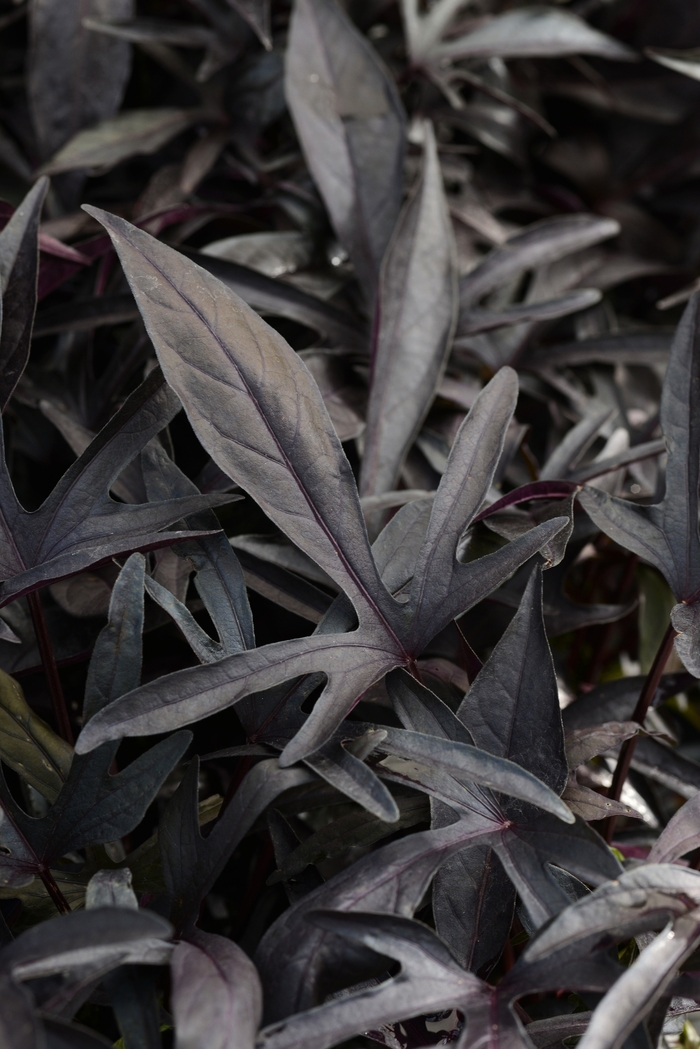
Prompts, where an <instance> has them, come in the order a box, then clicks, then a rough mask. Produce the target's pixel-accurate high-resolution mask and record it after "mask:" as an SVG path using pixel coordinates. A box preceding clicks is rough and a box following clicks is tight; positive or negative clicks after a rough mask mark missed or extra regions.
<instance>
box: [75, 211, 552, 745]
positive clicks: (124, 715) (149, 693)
mask: <svg viewBox="0 0 700 1049" xmlns="http://www.w3.org/2000/svg"><path fill="white" fill-rule="evenodd" d="M101 219H102V221H103V222H105V224H108V228H109V229H110V233H111V235H112V236H113V238H114V242H115V245H116V246H117V249H118V251H119V252H120V256H121V258H122V260H123V265H124V267H125V269H126V272H127V274H128V276H129V278H130V281H131V283H132V288H133V290H134V294H135V296H136V298H137V302H138V303H139V307H140V309H141V310H142V312H143V315H144V318H145V321H146V324H147V326H148V328H149V331H150V332H151V335H152V337H153V341H154V345H155V346H156V348H157V351H158V353H159V357H160V359H161V361H162V363H163V365H164V367H165V370H166V373H167V376H168V381H169V382H170V383H171V385H172V386H173V388H174V389H175V390H176V391H177V392H178V394H179V395H180V396H181V398H182V400H183V402H184V403H185V405H186V408H187V412H188V416H189V418H190V421H191V423H192V425H193V427H194V429H195V430H196V432H197V434H198V436H199V437H200V440H201V441H202V443H203V444H204V446H205V447H206V448H207V450H208V451H209V452H210V453H211V454H212V457H213V458H214V459H215V461H216V462H218V463H219V465H220V466H221V468H222V469H224V470H226V472H227V473H228V474H229V476H232V477H233V478H234V479H235V480H237V481H238V482H239V483H240V484H241V486H242V487H243V488H245V489H246V490H247V491H249V492H250V493H251V494H254V495H255V498H256V500H257V501H258V502H259V504H260V506H261V507H262V508H263V509H264V510H265V512H266V513H267V514H268V516H269V517H270V518H271V519H272V520H273V521H274V522H275V523H276V524H277V525H278V526H279V527H280V528H282V530H283V531H285V532H286V533H287V534H288V535H289V537H290V538H291V539H293V541H294V542H295V543H296V544H297V545H298V546H299V547H300V548H301V550H303V551H304V552H305V553H307V554H308V555H309V556H310V557H312V558H313V560H314V561H315V562H316V563H317V564H318V565H319V566H320V567H321V568H323V569H324V571H326V572H327V573H328V575H329V576H330V577H331V578H332V579H333V580H334V581H335V582H336V583H337V584H338V585H339V586H340V587H342V588H343V590H344V591H345V593H346V594H347V596H348V597H349V598H350V600H351V601H352V603H353V606H354V608H355V611H356V613H357V616H358V620H359V627H358V629H357V630H356V631H353V632H351V633H348V634H329V635H325V634H317V635H315V636H313V637H311V638H305V639H299V640H296V641H291V642H281V643H278V644H276V645H271V646H267V647H264V648H260V649H255V650H253V651H251V652H249V653H241V655H239V656H233V657H228V658H226V659H224V660H221V661H219V662H217V663H214V664H211V665H209V666H207V667H201V668H196V669H195V670H192V671H184V672H182V673H181V674H179V675H177V677H176V678H173V679H170V680H169V679H167V678H166V679H163V680H162V681H161V682H158V683H156V684H155V685H153V686H144V687H143V688H142V689H140V690H139V691H138V692H137V693H135V694H134V695H133V697H128V696H127V697H124V698H123V699H121V700H120V701H119V702H118V703H117V704H114V705H112V706H111V707H110V708H109V710H108V711H105V712H104V713H103V714H100V715H98V717H97V718H96V719H93V721H92V722H91V724H90V726H89V727H88V728H87V729H86V730H85V733H84V735H83V737H82V742H81V744H80V746H81V747H83V748H84V749H88V748H89V747H91V746H95V745H96V744H97V743H98V742H99V741H101V740H102V739H106V738H109V737H110V736H112V735H113V736H121V735H123V734H129V735H138V734H148V733H151V732H154V731H163V730H165V729H168V728H173V727H176V726H177V725H178V724H185V723H189V722H191V721H194V720H198V719H200V718H202V717H205V716H206V715H207V714H209V713H213V712H214V710H216V709H221V707H223V706H228V705H230V704H231V703H233V702H236V700H238V699H241V698H243V696H245V695H247V694H249V693H251V692H254V691H259V690H261V689H263V688H268V687H271V686H273V685H276V684H279V683H281V682H282V681H286V680H289V679H291V678H294V677H296V676H298V675H299V674H302V673H313V672H322V673H326V675H327V676H328V679H329V680H328V684H327V686H326V689H325V691H324V694H323V696H322V697H321V699H320V700H319V701H318V702H317V703H316V706H315V707H314V710H313V712H312V714H311V715H310V717H309V718H308V719H307V720H306V721H305V723H304V725H303V726H302V728H301V730H300V731H299V732H298V733H297V736H296V737H295V740H294V741H293V742H292V743H291V744H289V745H288V747H287V748H286V750H285V754H284V758H283V761H284V762H285V764H291V763H293V762H294V761H297V760H299V759H300V758H303V757H305V756H306V755H307V754H308V753H310V752H312V751H313V750H316V749H317V748H318V747H319V746H320V745H321V744H322V743H323V742H324V741H325V739H327V738H328V736H329V735H330V733H331V732H332V731H333V729H334V728H335V727H336V726H337V725H338V724H339V723H340V721H341V720H342V718H343V717H344V715H345V714H346V713H347V712H348V710H349V709H350V708H351V707H352V705H353V704H354V702H355V701H356V699H357V698H358V696H359V695H360V694H361V693H362V692H363V691H364V689H365V688H367V687H369V686H370V685H371V684H373V683H374V682H375V681H377V680H378V679H379V678H380V677H381V676H382V675H383V674H384V673H386V672H387V671H388V670H391V669H392V667H394V666H400V665H404V666H410V665H412V663H413V661H414V660H415V659H416V658H417V657H418V656H419V655H420V652H421V651H422V649H423V648H424V647H425V645H426V644H427V643H428V642H429V641H430V640H431V639H432V638H433V637H434V636H435V635H436V634H437V633H439V631H440V630H441V629H443V628H444V627H445V626H447V624H448V623H449V622H450V621H451V620H452V619H453V618H454V617H455V616H458V615H460V614H461V613H462V612H464V611H465V610H466V609H467V608H469V607H471V606H472V605H473V604H475V603H476V602H477V601H478V600H480V599H481V598H482V597H483V596H485V595H486V594H487V593H489V592H490V591H491V590H493V589H494V588H495V587H496V586H497V585H498V583H499V582H501V581H502V580H503V579H504V578H505V577H507V576H508V575H509V574H510V573H511V572H512V571H513V570H514V568H516V567H518V565H519V564H521V563H522V562H523V561H524V560H526V559H527V558H528V557H530V556H532V554H534V553H535V552H536V551H537V550H538V549H539V548H540V547H541V546H542V545H544V544H545V543H546V542H547V540H548V539H549V538H550V537H551V536H553V535H555V534H556V533H557V532H558V531H559V530H560V529H561V527H562V524H563V522H562V521H561V519H555V520H554V521H552V522H548V523H546V524H544V525H540V526H539V527H537V528H535V529H533V530H532V531H530V532H529V533H527V534H526V535H524V536H522V537H520V538H519V539H516V540H515V541H514V542H513V543H510V544H509V545H508V546H506V547H504V548H503V549H502V550H499V551H497V552H496V553H495V554H494V555H492V556H491V557H490V558H484V559H481V560H478V561H474V562H471V563H470V564H464V565H463V564H460V563H459V562H457V561H456V559H455V553H456V547H457V540H458V538H459V536H460V535H461V534H462V532H463V531H464V530H465V528H466V527H467V526H468V525H469V523H470V521H471V520H472V519H473V517H474V516H475V515H476V513H477V511H478V510H479V507H480V504H481V502H482V501H483V498H484V494H485V492H486V490H487V489H488V485H489V483H490V480H491V478H492V476H493V472H494V470H495V468H496V465H497V462H498V459H499V456H500V452H501V448H502V442H503V439H504V436H505V430H506V428H507V426H508V423H509V421H510V417H511V415H512V412H513V409H514V404H515V398H516V394H517V389H516V386H517V384H516V382H515V376H514V374H513V373H512V372H509V371H508V370H503V371H502V372H501V373H500V374H499V375H498V376H497V377H496V379H494V380H493V382H492V383H491V385H490V386H489V387H488V389H487V390H485V391H484V393H483V395H482V396H481V398H480V399H479V401H478V402H477V404H476V405H475V406H474V408H473V410H472V412H471V414H470V416H469V418H468V420H467V421H466V422H465V424H464V425H463V427H462V429H461V430H460V433H459V435H458V436H457V438H456V440H455V444H454V447H453V450H452V455H451V457H450V462H449V464H448V468H447V471H446V473H445V476H444V477H443V480H442V482H441V485H440V488H439V491H438V493H437V495H436V498H435V502H434V505H433V510H432V516H431V518H430V524H429V526H428V531H427V534H426V537H425V540H424V543H423V546H422V549H421V551H420V553H419V555H418V560H417V564H416V569H415V576H414V581H413V585H412V591H411V595H410V599H409V602H408V604H407V605H406V606H405V607H402V606H401V605H400V604H398V603H397V602H396V601H395V600H394V599H393V597H392V596H391V595H390V594H389V592H388V591H387V589H386V587H385V586H384V584H383V583H382V581H381V579H380V577H379V573H378V570H377V566H376V564H375V562H374V559H373V557H372V554H371V551H370V548H369V544H368V541H367V534H366V531H365V527H364V522H363V520H362V513H361V509H360V504H359V499H358V495H357V489H356V487H355V482H354V479H353V477H352V474H351V470H350V466H349V463H348V461H347V459H346V458H345V456H344V454H343V452H342V449H341V448H340V445H339V443H338V440H337V437H336V434H335V431H334V430H333V427H332V424H331V421H330V419H329V417H328V414H327V412H326V410H325V407H324V406H323V402H322V399H321V397H320V394H319V392H318V389H317V387H316V386H315V384H314V383H313V381H312V380H311V379H310V376H309V374H308V372H307V371H306V369H305V368H304V366H303V364H302V363H301V362H300V361H299V360H298V358H297V357H296V356H295V355H294V354H293V353H292V352H291V351H290V349H289V347H288V346H287V345H286V343H284V341H283V340H282V339H281V337H280V336H278V335H277V334H276V333H275V332H274V331H272V330H271V329H269V328H268V327H267V326H266V325H265V324H264V322H263V321H261V320H260V318H258V317H257V316H256V315H255V314H253V313H252V311H250V310H249V309H248V308H247V307H246V306H245V305H244V304H243V303H242V302H241V301H240V300H238V299H237V298H236V297H235V296H234V295H233V294H232V293H230V292H228V291H227V290H226V289H225V288H224V287H223V286H222V285H221V284H219V282H217V281H216V280H214V279H212V278H211V277H209V276H208V275H207V274H205V273H204V272H203V271H201V270H199V269H198V268H196V267H194V266H193V265H192V264H191V263H189V262H188V261H187V260H185V259H183V258H182V257H181V256H179V255H178V254H177V253H176V252H173V251H172V250H171V249H169V248H167V247H165V246H164V245H162V244H159V243H158V242H157V241H154V240H153V238H151V237H150V236H149V235H148V234H146V233H143V232H141V231H139V230H136V229H135V228H134V227H132V226H129V224H128V223H125V222H123V221H122V220H119V219H116V218H114V217H109V218H108V217H107V216H106V215H104V214H103V215H101ZM156 276H157V280H158V284H157V291H155V284H152V283H151V280H155V279H156ZM169 303H172V305H173V307H175V309H174V310H171V309H170V307H169V305H168V304H169ZM224 317H226V320H224ZM226 325H230V326H231V327H230V329H229V330H234V329H235V330H236V331H237V333H238V338H237V339H236V341H235V343H233V342H230V341H223V327H224V326H226ZM241 428H243V432H245V434H246V437H245V439H244V440H241V437H240V434H241V432H242V429H241ZM487 432H488V433H489V434H491V435H492V437H491V439H490V440H485V439H484V435H485V433H487ZM261 466H263V471H262V472H261ZM331 478H332V481H331V482H330V483H329V481H330V479H331ZM100 734H101V735H100Z"/></svg>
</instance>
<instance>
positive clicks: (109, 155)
mask: <svg viewBox="0 0 700 1049" xmlns="http://www.w3.org/2000/svg"><path fill="white" fill-rule="evenodd" d="M100 37H102V34H100ZM108 39H109V38H108ZM206 116H207V114H206V111H204V110H201V109H195V108H192V109H176V108H175V107H165V106H163V107H162V108H158V109H133V110H124V111H123V112H122V113H118V114H117V115H116V116H113V117H109V118H108V119H107V120H103V121H102V122H101V123H99V124H97V125H96V126H95V127H89V128H85V129H84V130H82V131H78V133H77V134H76V135H75V136H73V137H71V138H70V139H69V140H68V142H66V144H65V145H64V146H63V147H62V148H61V149H59V151H58V152H57V153H56V154H55V155H54V156H52V157H51V159H50V160H48V161H47V162H46V163H45V164H44V165H42V167H41V173H42V175H59V174H61V173H63V172H66V171H81V170H90V169H104V168H111V167H114V165H115V164H119V163H121V161H123V160H128V159H129V157H133V156H136V155H138V154H141V153H155V152H156V151H157V150H159V149H160V148H161V147H162V146H164V145H166V143H168V142H169V141H170V140H171V139H172V138H175V136H176V135H179V134H181V133H182V132H183V131H186V130H187V128H189V127H191V126H192V125H193V124H196V123H199V122H200V121H201V120H202V119H206Z"/></svg>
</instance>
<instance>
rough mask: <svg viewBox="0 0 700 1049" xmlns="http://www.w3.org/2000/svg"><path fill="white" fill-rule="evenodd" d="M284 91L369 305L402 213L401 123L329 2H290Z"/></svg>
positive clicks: (383, 75) (389, 92)
mask: <svg viewBox="0 0 700 1049" xmlns="http://www.w3.org/2000/svg"><path fill="white" fill-rule="evenodd" d="M285 90H286V95H287V103H288V105H289V108H290V110H291V113H292V116H293V118H294V122H295V125H296V129H297V133H298V135H299V138H300V140H301V143H302V146H303V149H304V153H305V155H306V159H307V163H308V165H309V168H310V170H311V173H312V175H313V177H314V179H315V181H316V184H317V186H318V188H319V190H320V191H321V194H322V196H323V199H324V202H325V204H326V207H327V209H328V213H329V215H330V217H331V221H332V222H333V225H334V227H335V231H336V233H337V234H338V237H339V239H340V240H341V242H342V243H343V244H344V245H345V247H346V248H347V250H348V252H349V254H350V258H351V259H352V261H353V263H354V265H355V269H356V271H357V276H358V278H359V280H360V282H361V283H362V286H363V288H364V290H365V294H366V295H367V298H368V300H369V301H370V302H373V301H374V298H375V296H376V291H377V279H378V276H379V267H380V265H381V262H382V258H383V257H384V253H385V251H386V248H387V245H388V243H389V239H390V238H391V235H392V233H393V230H394V226H395V224H396V220H397V219H398V216H399V209H400V207H401V193H402V187H403V155H404V148H405V130H404V123H405V116H404V112H403V107H402V105H401V101H400V99H399V97H398V94H397V92H396V88H395V87H394V84H393V81H392V79H391V78H390V77H389V75H388V74H387V72H386V70H385V69H384V67H383V66H382V64H381V62H380V61H379V58H378V56H377V55H376V54H375V52H374V51H373V49H372V47H371V45H370V44H369V43H368V41H367V40H366V39H365V38H364V37H363V36H361V35H360V33H359V32H358V31H357V30H356V29H355V27H354V26H353V24H352V22H351V21H350V20H349V18H348V17H347V15H346V14H345V13H344V12H343V11H342V9H341V8H340V6H339V5H337V4H336V2H335V0H296V3H295V5H294V13H293V16H292V22H291V27H290V36H289V47H288V51H287V60H286V80H285Z"/></svg>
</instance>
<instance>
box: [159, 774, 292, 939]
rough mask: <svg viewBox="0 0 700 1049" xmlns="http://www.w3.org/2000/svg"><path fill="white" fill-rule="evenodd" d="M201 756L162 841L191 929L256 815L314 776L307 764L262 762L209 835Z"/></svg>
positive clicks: (174, 895) (170, 882)
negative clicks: (200, 797)
mask: <svg viewBox="0 0 700 1049" xmlns="http://www.w3.org/2000/svg"><path fill="white" fill-rule="evenodd" d="M198 774H199V765H198V762H197V761H196V760H195V761H193V762H191V764H190V767H189V769H188V771H187V774H186V775H185V778H184V779H183V781H182V783H181V784H180V786H179V787H178V790H177V791H176V792H175V794H174V795H173V797H172V798H171V800H170V802H169V804H168V806H167V808H166V809H165V812H164V813H163V816H162V819H161V822H160V830H159V835H158V842H159V846H160V850H161V857H162V861H163V873H164V877H165V882H166V885H167V887H168V892H169V893H170V896H171V899H172V901H173V903H174V907H175V911H176V913H177V916H178V918H179V919H180V920H181V924H182V925H183V926H184V927H185V928H187V929H188V930H191V928H192V926H193V924H194V922H195V921H196V919H197V916H198V914H199V906H200V903H201V900H202V899H203V897H204V896H205V895H206V893H207V892H209V891H210V889H211V888H212V886H213V884H214V882H215V881H216V879H217V878H218V877H219V875H220V874H221V872H222V870H223V869H224V866H225V864H226V863H227V861H228V859H229V857H230V856H231V853H232V852H233V850H234V849H235V848H236V846H237V845H238V844H239V842H240V841H241V840H242V839H243V837H244V836H245V834H247V833H248V831H249V830H250V828H251V827H252V825H253V824H254V823H255V821H256V819H257V818H258V817H259V816H260V815H261V814H262V813H263V812H264V811H265V809H266V808H267V807H268V806H269V805H270V804H272V802H274V801H275V800H276V799H277V798H278V797H279V795H280V794H282V793H284V791H286V790H289V789H291V788H292V787H297V786H300V785H302V784H305V783H310V782H312V780H313V776H312V774H311V773H309V772H306V771H304V770H302V769H280V767H279V765H278V763H277V761H274V760H269V761H261V762H260V763H259V764H258V765H256V766H255V767H254V768H253V769H251V771H250V772H249V773H248V775H247V776H246V778H245V779H244V780H243V782H242V784H241V786H240V787H239V788H238V790H237V791H236V793H235V795H234V797H233V799H232V800H231V802H230V804H229V805H228V807H227V808H226V810H225V811H224V812H223V813H222V815H221V816H220V818H219V819H218V821H217V822H216V824H215V825H214V827H213V828H212V830H211V831H210V832H209V834H208V836H207V837H206V838H203V837H202V836H201V834H200V832H199V819H198V813H197V777H198Z"/></svg>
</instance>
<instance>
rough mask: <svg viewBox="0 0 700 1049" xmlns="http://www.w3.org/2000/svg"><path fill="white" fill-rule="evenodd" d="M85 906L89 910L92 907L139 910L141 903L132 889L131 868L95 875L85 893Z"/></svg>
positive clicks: (104, 871) (99, 872) (100, 872)
mask: <svg viewBox="0 0 700 1049" xmlns="http://www.w3.org/2000/svg"><path fill="white" fill-rule="evenodd" d="M85 906H86V908H87V909H88V910H89V909H90V908H91V907H130V908H131V909H132V910H138V906H139V902H138V900H137V898H136V893H135V892H134V890H133V889H132V887H131V871H130V870H129V868H128V867H124V868H122V869H120V870H114V871H109V870H101V871H98V872H97V874H93V876H92V878H90V881H89V882H88V886H87V890H86V892H85Z"/></svg>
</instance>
